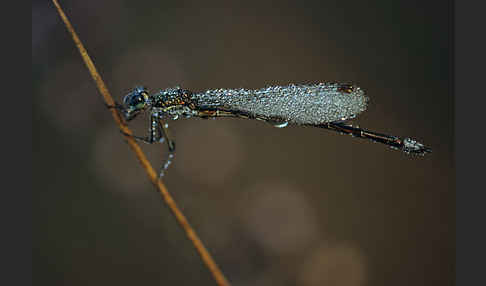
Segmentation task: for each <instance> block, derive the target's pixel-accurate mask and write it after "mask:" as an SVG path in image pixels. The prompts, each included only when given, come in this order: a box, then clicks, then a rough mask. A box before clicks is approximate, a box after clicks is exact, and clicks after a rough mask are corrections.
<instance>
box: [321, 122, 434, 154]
mask: <svg viewBox="0 0 486 286" xmlns="http://www.w3.org/2000/svg"><path fill="white" fill-rule="evenodd" d="M317 127H321V128H326V129H329V130H333V131H337V132H340V133H343V134H349V135H352V136H353V137H358V138H363V139H368V140H371V141H373V142H378V143H382V144H385V145H388V146H390V147H392V148H393V149H397V150H401V151H403V152H405V153H409V154H417V155H425V154H426V153H430V152H432V150H431V149H430V148H428V147H426V146H424V145H423V144H422V143H419V142H417V141H415V140H413V139H411V138H405V139H402V138H398V137H395V136H390V135H385V134H380V133H376V132H373V131H369V130H364V129H361V128H358V127H353V126H352V125H348V124H345V123H343V122H330V123H326V124H324V125H319V126H317Z"/></svg>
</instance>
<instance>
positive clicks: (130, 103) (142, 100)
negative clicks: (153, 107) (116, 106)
mask: <svg viewBox="0 0 486 286" xmlns="http://www.w3.org/2000/svg"><path fill="white" fill-rule="evenodd" d="M146 98H147V92H146V91H145V90H144V89H141V88H136V89H135V90H134V91H133V92H131V93H129V94H127V95H126V96H125V98H124V99H123V103H124V104H125V106H126V107H128V108H133V109H142V108H144V107H145V104H146Z"/></svg>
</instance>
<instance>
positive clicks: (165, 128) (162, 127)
mask: <svg viewBox="0 0 486 286" xmlns="http://www.w3.org/2000/svg"><path fill="white" fill-rule="evenodd" d="M157 126H158V128H159V134H162V136H161V137H162V138H161V139H160V140H159V141H160V142H163V139H164V138H165V140H167V147H168V150H169V155H168V157H167V160H166V161H165V163H164V165H162V168H161V170H160V175H159V177H163V176H164V173H165V171H166V170H167V169H168V168H169V165H170V164H171V163H172V160H173V159H174V156H175V142H174V140H172V139H171V137H170V134H169V125H168V124H167V123H162V122H159V124H158V125H157Z"/></svg>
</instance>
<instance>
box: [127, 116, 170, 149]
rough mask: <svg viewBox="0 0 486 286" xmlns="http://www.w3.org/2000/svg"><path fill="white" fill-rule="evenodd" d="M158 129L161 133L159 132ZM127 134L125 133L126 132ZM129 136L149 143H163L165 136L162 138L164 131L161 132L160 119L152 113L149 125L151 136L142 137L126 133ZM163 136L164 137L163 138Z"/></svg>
mask: <svg viewBox="0 0 486 286" xmlns="http://www.w3.org/2000/svg"><path fill="white" fill-rule="evenodd" d="M157 131H159V133H158V134H157ZM124 134H125V133H124ZM125 135H127V136H131V137H133V138H134V139H137V140H139V141H141V142H144V143H147V144H153V143H159V142H160V143H162V142H164V141H163V138H162V136H163V135H162V132H160V126H159V121H158V119H157V117H156V116H154V115H151V116H150V125H149V136H148V137H140V136H136V135H129V134H125ZM161 138H162V139H161Z"/></svg>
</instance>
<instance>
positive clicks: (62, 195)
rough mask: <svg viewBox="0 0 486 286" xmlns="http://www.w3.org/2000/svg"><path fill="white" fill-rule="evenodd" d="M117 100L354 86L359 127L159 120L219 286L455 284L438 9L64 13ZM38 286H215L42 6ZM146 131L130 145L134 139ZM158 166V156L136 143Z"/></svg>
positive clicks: (204, 7) (446, 53)
mask: <svg viewBox="0 0 486 286" xmlns="http://www.w3.org/2000/svg"><path fill="white" fill-rule="evenodd" d="M61 5H62V6H63V8H64V9H65V11H66V13H67V15H68V17H70V19H71V22H72V24H73V25H74V27H75V29H76V30H77V32H78V34H79V36H80V37H81V39H82V40H83V41H84V44H85V46H86V48H87V49H88V52H89V53H90V55H91V57H92V58H93V60H94V61H95V64H96V65H97V67H98V70H99V71H100V73H101V74H102V76H103V78H104V80H105V82H106V84H107V86H108V88H109V90H110V91H111V93H112V94H113V95H114V96H115V97H116V98H117V99H118V100H120V99H121V97H122V96H123V95H124V94H125V93H126V92H127V91H128V90H129V89H130V88H132V87H133V86H135V85H137V84H143V85H146V86H148V87H149V88H150V89H151V90H156V89H159V88H167V87H172V86H175V85H181V86H182V87H184V88H187V89H190V90H193V91H202V90H205V89H213V88H239V87H245V88H260V87H264V86H267V85H276V84H288V83H317V82H326V81H338V82H347V83H349V82H351V83H355V84H358V85H359V86H361V87H362V88H363V89H364V90H365V91H366V92H367V94H368V96H369V97H370V99H371V100H370V105H369V108H368V110H367V111H366V112H365V113H363V114H361V115H360V116H359V117H358V118H356V119H355V120H354V123H355V124H358V125H359V126H362V127H365V128H368V129H371V130H375V131H378V132H383V133H389V134H393V135H398V136H411V137H414V138H417V139H419V141H422V142H425V143H426V144H427V145H429V146H431V147H432V149H433V153H432V154H431V155H429V156H426V157H418V158H417V157H411V156H407V155H405V154H403V153H401V152H397V151H393V150H391V149H389V148H386V147H384V146H382V145H380V144H373V143H369V142H366V141H363V140H360V139H354V138H352V137H349V136H343V135H339V134H336V133H333V132H330V131H326V130H321V129H314V128H299V127H288V128H284V129H278V128H273V127H271V126H270V125H267V124H265V123H262V122H256V121H250V120H238V119H221V120H197V119H192V120H180V121H176V122H170V127H171V130H172V133H173V135H174V136H175V138H176V142H177V155H176V158H175V162H174V164H173V165H172V166H171V168H170V170H169V171H168V173H167V176H166V177H165V178H164V181H165V182H166V184H167V186H168V189H169V191H170V192H171V193H172V194H173V196H174V197H175V199H176V201H177V202H178V204H179V206H180V207H181V208H182V209H183V211H184V212H185V214H186V215H187V217H188V219H189V220H190V222H191V223H192V225H193V226H194V228H195V229H196V231H197V232H198V233H199V234H200V236H201V239H202V240H203V241H204V242H205V243H206V246H207V247H208V249H209V250H210V252H211V253H212V254H213V256H214V258H215V260H216V262H217V263H218V264H219V265H220V266H221V268H222V270H223V271H224V273H225V274H226V276H227V277H228V279H229V280H230V281H231V282H232V284H233V285H304V286H314V285H349V286H357V285H452V284H453V283H454V281H455V278H454V277H455V270H454V269H455V207H454V205H455V203H454V200H455V192H454V190H455V187H454V186H455V174H454V160H453V154H454V146H453V96H452V92H451V76H450V75H451V72H452V66H451V61H450V60H451V56H450V55H451V45H450V43H451V33H450V26H451V17H450V13H451V9H450V6H451V5H450V4H449V3H447V1H410V0H409V1H384V0H379V1H378V0H377V1H351V0H340V1H299V2H297V1H295V2H285V1H265V0H259V1H245V2H243V1H241V2H236V1H233V2H231V1H222V0H221V1H62V3H61ZM32 72H33V86H34V97H33V98H34V102H33V133H34V134H33V135H34V142H33V153H34V168H35V172H34V185H35V186H36V189H35V190H34V210H33V212H34V217H33V220H34V245H33V254H32V255H33V274H34V281H35V285H215V283H214V281H213V279H212V277H211V276H210V274H209V272H208V270H207V269H206V268H205V267H204V265H203V264H202V262H201V260H200V259H199V257H198V255H197V254H196V252H195V251H194V249H193V247H192V245H191V244H190V243H189V241H188V240H187V238H186V237H185V235H184V233H183V231H182V229H181V228H180V227H179V226H178V225H177V223H176V222H175V220H174V218H173V216H172V215H171V213H170V212H169V211H168V208H167V207H166V206H165V204H164V203H163V202H162V200H161V198H160V196H159V194H158V193H157V192H156V191H155V190H154V188H153V187H152V185H151V184H150V183H149V181H148V178H147V176H146V175H145V174H144V172H143V171H142V168H141V166H140V165H139V164H138V162H137V160H136V158H135V156H134V154H133V153H132V152H131V151H130V149H129V147H128V145H127V144H126V143H125V141H124V139H123V137H122V136H121V135H120V133H119V131H118V129H117V127H116V125H115V124H114V122H113V120H112V117H111V114H110V112H109V111H107V110H106V108H105V107H104V104H103V101H102V98H101V96H100V95H99V93H98V91H97V89H96V87H95V84H94V82H93V81H92V79H91V78H90V76H89V74H88V71H87V69H86V68H85V66H84V64H83V62H82V61H81V58H80V56H79V53H78V51H77V50H76V49H75V46H74V44H73V42H72V41H71V38H70V36H69V35H68V33H67V31H66V29H65V27H64V25H63V24H62V23H61V20H60V18H59V16H58V15H57V14H56V12H55V9H54V7H53V5H52V3H50V2H48V1H33V4H32ZM147 124H148V123H147V118H146V117H145V118H144V117H141V118H138V119H137V120H136V121H135V122H134V123H133V124H132V126H133V128H134V129H135V131H136V132H137V133H138V134H144V133H145V132H146V130H147ZM143 148H144V150H146V152H147V154H148V156H149V158H150V160H151V162H152V163H153V164H154V166H155V167H156V168H159V166H160V164H161V163H162V161H163V160H164V158H165V155H166V153H165V152H166V147H165V146H162V145H154V146H150V145H144V146H143Z"/></svg>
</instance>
